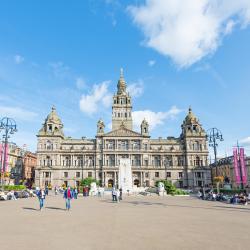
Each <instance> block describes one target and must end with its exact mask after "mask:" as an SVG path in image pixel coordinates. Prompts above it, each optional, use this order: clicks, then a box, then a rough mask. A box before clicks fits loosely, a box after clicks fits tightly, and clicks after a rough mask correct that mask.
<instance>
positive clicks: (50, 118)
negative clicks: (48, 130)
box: [45, 106, 62, 124]
mask: <svg viewBox="0 0 250 250" xmlns="http://www.w3.org/2000/svg"><path fill="white" fill-rule="evenodd" d="M48 122H51V123H55V124H62V121H61V119H60V118H59V116H58V115H57V113H56V108H55V106H53V107H52V108H51V112H50V113H49V115H48V116H47V118H46V120H45V123H48Z"/></svg>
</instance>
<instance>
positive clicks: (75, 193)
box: [74, 187, 78, 199]
mask: <svg viewBox="0 0 250 250" xmlns="http://www.w3.org/2000/svg"><path fill="white" fill-rule="evenodd" d="M77 196H78V190H77V188H76V187H75V188H74V199H77Z"/></svg>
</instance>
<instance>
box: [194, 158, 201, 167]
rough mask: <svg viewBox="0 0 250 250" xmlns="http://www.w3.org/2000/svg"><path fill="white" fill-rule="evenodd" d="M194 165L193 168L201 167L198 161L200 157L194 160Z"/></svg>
mask: <svg viewBox="0 0 250 250" xmlns="http://www.w3.org/2000/svg"><path fill="white" fill-rule="evenodd" d="M194 165H195V166H201V161H200V157H199V156H197V157H196V158H195V160H194Z"/></svg>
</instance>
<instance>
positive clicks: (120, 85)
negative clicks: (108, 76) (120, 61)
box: [117, 68, 127, 95]
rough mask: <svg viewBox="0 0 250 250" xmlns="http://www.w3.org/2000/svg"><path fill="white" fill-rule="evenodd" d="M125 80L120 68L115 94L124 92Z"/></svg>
mask: <svg viewBox="0 0 250 250" xmlns="http://www.w3.org/2000/svg"><path fill="white" fill-rule="evenodd" d="M126 87H127V86H126V82H125V79H124V75H123V68H121V69H120V78H119V80H118V83H117V94H118V95H121V94H126Z"/></svg>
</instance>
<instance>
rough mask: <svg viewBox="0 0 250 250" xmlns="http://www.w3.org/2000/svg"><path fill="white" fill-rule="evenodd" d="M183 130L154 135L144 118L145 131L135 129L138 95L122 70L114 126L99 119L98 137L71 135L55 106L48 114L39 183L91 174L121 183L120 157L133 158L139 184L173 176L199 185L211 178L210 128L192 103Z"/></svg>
mask: <svg viewBox="0 0 250 250" xmlns="http://www.w3.org/2000/svg"><path fill="white" fill-rule="evenodd" d="M180 132H181V133H180V136H179V137H177V138H175V137H171V136H169V137H165V138H164V137H159V138H157V139H152V138H151V137H150V133H149V124H148V122H147V121H146V120H145V119H144V120H143V121H141V126H140V132H137V131H134V130H133V119H132V99H131V96H130V95H129V93H128V92H127V85H126V82H125V79H124V76H123V72H122V71H121V74H120V78H119V80H118V83H117V92H116V93H115V94H114V96H113V104H112V129H111V131H107V132H106V131H105V123H104V121H102V120H99V121H98V122H97V131H96V136H95V138H93V139H88V138H85V137H83V138H81V139H73V138H71V137H66V136H65V135H64V132H63V123H62V121H61V119H60V118H59V116H58V115H57V112H56V109H55V107H52V110H51V112H50V114H49V115H48V116H47V118H46V119H45V122H44V124H43V126H42V128H41V129H40V130H39V132H38V135H37V138H38V141H37V167H36V175H35V176H36V177H35V179H36V185H37V186H47V185H48V186H52V187H55V186H62V185H63V184H65V185H66V186H68V185H70V186H78V185H79V184H80V181H81V180H82V179H84V178H86V177H92V178H94V179H97V180H99V182H100V185H101V186H104V187H111V186H113V185H117V184H118V176H119V173H118V172H119V163H120V159H121V158H128V159H129V160H130V164H131V168H132V180H133V185H134V186H137V187H149V186H154V185H155V182H156V181H157V180H161V179H167V180H169V181H171V182H172V183H173V184H174V185H175V186H176V187H179V188H196V187H201V186H207V185H209V184H210V183H211V172H210V169H209V167H208V148H207V142H206V132H205V130H204V129H203V128H202V126H201V124H200V122H199V120H198V119H197V117H196V116H195V115H194V113H193V112H192V110H191V108H189V110H188V113H187V115H186V117H185V119H184V121H183V123H182V125H181V131H180Z"/></svg>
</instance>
